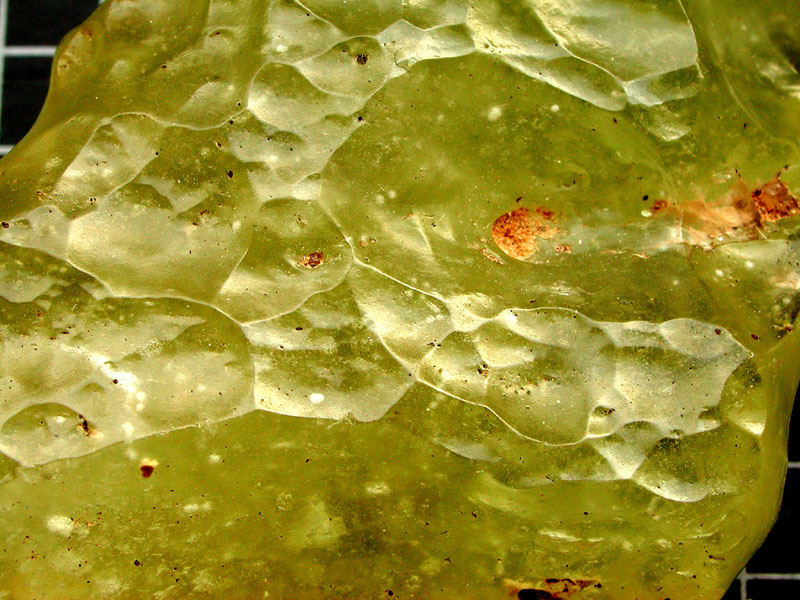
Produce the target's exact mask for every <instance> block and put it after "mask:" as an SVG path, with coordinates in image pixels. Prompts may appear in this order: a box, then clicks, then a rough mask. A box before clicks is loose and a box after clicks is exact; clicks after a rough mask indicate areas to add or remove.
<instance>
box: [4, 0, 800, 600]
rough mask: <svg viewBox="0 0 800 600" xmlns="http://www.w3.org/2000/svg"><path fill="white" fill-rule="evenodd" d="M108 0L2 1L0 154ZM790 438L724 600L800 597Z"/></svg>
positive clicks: (796, 466) (797, 425)
mask: <svg viewBox="0 0 800 600" xmlns="http://www.w3.org/2000/svg"><path fill="white" fill-rule="evenodd" d="M102 2H103V0H99V1H98V0H0V156H2V155H4V154H6V153H8V152H9V150H11V148H12V147H13V145H14V144H15V143H16V142H18V141H19V140H20V139H21V138H22V137H23V136H24V135H25V133H26V132H27V131H28V130H29V129H30V127H31V125H33V122H34V121H35V120H36V117H37V115H38V114H39V110H40V109H41V106H42V104H43V102H44V99H45V96H46V94H47V86H48V81H49V76H50V66H51V63H52V59H53V55H54V53H55V49H56V45H57V44H58V42H59V41H60V40H61V38H62V37H64V35H65V34H66V33H67V32H69V31H70V29H72V28H73V27H77V26H78V25H80V24H81V23H82V22H83V21H84V20H85V19H86V18H87V17H88V16H89V15H90V14H91V12H92V11H93V10H94V9H95V8H96V7H97V6H98V4H101V3H102ZM798 402H800V398H798ZM798 406H800V403H799V404H798ZM797 412H798V411H795V413H797ZM789 437H790V445H789V461H790V462H789V472H788V474H787V478H786V490H785V493H784V502H783V508H782V510H781V514H780V516H779V518H778V522H777V524H776V526H775V528H774V529H773V530H772V532H771V533H770V535H769V537H768V538H767V541H766V542H765V543H764V545H763V546H762V547H761V549H759V550H758V552H756V554H755V556H753V558H752V560H751V561H750V563H749V564H748V565H747V568H746V569H745V570H744V571H742V573H741V574H740V575H739V578H738V579H737V580H736V581H735V582H734V584H733V586H731V588H730V589H729V590H728V592H727V593H726V594H725V596H724V598H723V600H773V599H775V598H800V560H798V555H797V553H795V552H792V551H789V550H788V549H789V548H793V547H794V544H795V541H796V538H797V534H798V533H800V509H798V508H797V507H800V415H797V414H796V415H795V418H794V419H793V421H792V426H791V431H790V436H789Z"/></svg>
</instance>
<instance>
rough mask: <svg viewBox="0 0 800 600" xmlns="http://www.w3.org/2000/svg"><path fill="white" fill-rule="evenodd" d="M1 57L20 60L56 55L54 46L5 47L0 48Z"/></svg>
mask: <svg viewBox="0 0 800 600" xmlns="http://www.w3.org/2000/svg"><path fill="white" fill-rule="evenodd" d="M6 1H7V0H6ZM0 53H2V54H3V56H14V57H22V58H32V57H36V56H53V55H54V54H55V53H56V47H55V46H6V47H4V48H0Z"/></svg>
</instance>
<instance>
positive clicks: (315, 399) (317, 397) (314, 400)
mask: <svg viewBox="0 0 800 600" xmlns="http://www.w3.org/2000/svg"><path fill="white" fill-rule="evenodd" d="M308 399H309V400H311V404H319V403H320V402H322V401H323V400H325V396H324V395H323V394H320V393H318V392H314V393H313V394H311V395H310V396H309V397H308Z"/></svg>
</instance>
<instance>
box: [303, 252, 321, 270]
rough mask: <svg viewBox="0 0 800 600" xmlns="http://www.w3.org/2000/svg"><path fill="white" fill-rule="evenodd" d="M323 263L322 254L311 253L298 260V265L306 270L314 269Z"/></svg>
mask: <svg viewBox="0 0 800 600" xmlns="http://www.w3.org/2000/svg"><path fill="white" fill-rule="evenodd" d="M323 262H325V255H324V254H323V253H322V252H312V253H311V254H307V255H305V256H304V257H303V258H301V259H300V264H301V265H303V266H304V267H305V268H307V269H316V268H317V267H318V266H320V265H321V264H322V263H323Z"/></svg>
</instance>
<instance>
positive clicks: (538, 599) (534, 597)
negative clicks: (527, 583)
mask: <svg viewBox="0 0 800 600" xmlns="http://www.w3.org/2000/svg"><path fill="white" fill-rule="evenodd" d="M517 598H519V600H554V596H553V594H551V593H550V592H547V591H545V590H534V589H530V588H526V589H524V590H520V591H519V592H517Z"/></svg>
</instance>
